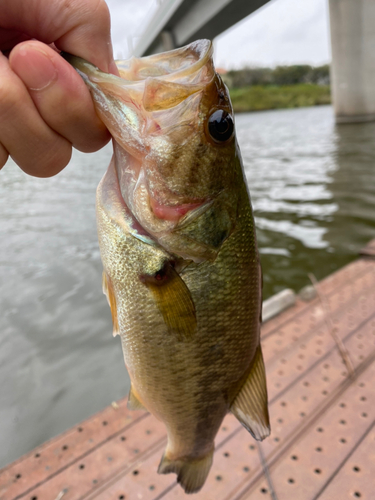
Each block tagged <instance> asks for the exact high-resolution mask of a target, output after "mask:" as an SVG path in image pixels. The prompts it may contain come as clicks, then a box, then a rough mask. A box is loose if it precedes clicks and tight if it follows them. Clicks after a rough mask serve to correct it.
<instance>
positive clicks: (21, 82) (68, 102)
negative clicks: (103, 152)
mask: <svg viewBox="0 0 375 500" xmlns="http://www.w3.org/2000/svg"><path fill="white" fill-rule="evenodd" d="M0 12H1V16H0V50H1V51H2V52H3V54H2V53H1V52H0V169H1V168H2V167H3V166H4V165H5V163H6V161H7V159H8V156H9V155H10V156H11V157H12V158H13V160H14V161H15V162H16V163H17V164H18V165H19V166H20V167H21V168H22V170H24V171H25V172H26V173H28V174H30V175H34V176H37V177H50V176H52V175H55V174H57V173H58V172H60V170H62V169H63V168H64V167H65V166H66V165H67V164H68V163H69V160H70V157H71V152H72V145H73V146H74V147H75V148H77V149H79V150H80V151H84V152H92V151H97V150H98V149H100V148H101V147H103V146H104V145H105V144H106V143H107V142H108V140H109V137H110V136H109V133H108V131H107V129H106V128H105V126H104V124H103V123H102V122H101V121H100V120H99V118H98V117H97V115H96V113H95V110H94V106H93V103H92V99H91V97H90V93H89V91H88V89H87V87H86V85H85V83H84V82H83V80H82V79H81V77H80V76H79V75H78V73H76V71H75V70H74V69H73V68H72V67H71V66H70V65H69V64H68V63H67V62H66V61H65V60H64V59H63V58H62V57H61V56H60V55H59V54H58V52H57V51H56V50H54V49H53V48H52V47H51V46H49V44H54V45H55V47H56V48H57V49H59V50H64V51H66V52H70V53H71V54H74V55H77V56H80V57H83V58H84V59H86V60H88V61H90V62H91V63H93V64H95V65H96V66H98V67H99V68H100V69H102V70H103V71H106V72H111V73H114V74H118V73H117V69H116V66H115V63H114V62H113V56H112V45H111V40H110V18H109V12H108V7H107V5H106V3H105V1H104V0H34V1H31V2H30V1H27V2H25V0H0ZM9 51H11V52H10V54H9V59H7V57H5V55H4V53H8V52H9Z"/></svg>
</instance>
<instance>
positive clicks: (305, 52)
mask: <svg viewBox="0 0 375 500" xmlns="http://www.w3.org/2000/svg"><path fill="white" fill-rule="evenodd" d="M107 3H108V5H109V8H110V11H111V17H112V38H113V43H114V51H115V57H116V58H121V57H123V58H126V57H129V56H130V50H131V46H132V44H133V43H134V42H135V40H136V37H139V36H140V35H141V33H142V29H144V26H145V24H146V22H147V19H149V17H150V16H151V14H152V13H153V12H154V11H155V9H157V4H158V1H157V0H107ZM327 4H328V0H272V1H271V2H269V3H268V4H267V5H266V6H264V7H263V8H262V9H260V10H259V11H258V12H256V13H254V14H252V15H251V16H249V17H247V18H245V19H243V20H242V21H241V22H240V23H238V24H236V25H235V26H233V27H232V28H230V29H229V30H227V31H226V32H224V33H223V34H221V35H220V36H219V37H217V39H216V40H215V63H216V65H217V66H220V67H224V68H226V69H230V68H239V67H243V66H276V65H278V64H299V63H302V64H303V63H307V64H312V65H320V64H325V63H327V62H329V61H330V59H331V54H330V43H329V26H328V24H329V23H328V5H327Z"/></svg>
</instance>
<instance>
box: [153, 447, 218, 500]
mask: <svg viewBox="0 0 375 500" xmlns="http://www.w3.org/2000/svg"><path fill="white" fill-rule="evenodd" d="M213 454H214V450H213V449H212V451H211V452H210V453H209V454H208V455H205V456H204V457H201V458H197V459H194V460H193V459H189V458H186V459H184V460H183V459H180V460H179V459H178V460H170V459H169V458H167V456H166V454H165V453H164V455H163V457H162V459H161V462H160V464H159V468H158V473H159V474H169V473H170V472H175V473H176V474H177V482H178V483H179V484H180V485H181V486H182V488H183V489H184V490H185V493H197V492H198V491H199V490H200V489H201V488H202V486H203V485H204V483H205V481H206V478H207V476H208V473H209V471H210V469H211V465H212V458H213Z"/></svg>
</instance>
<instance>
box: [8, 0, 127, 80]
mask: <svg viewBox="0 0 375 500" xmlns="http://www.w3.org/2000/svg"><path fill="white" fill-rule="evenodd" d="M0 10H1V25H2V27H4V28H8V29H15V30H19V31H21V32H23V33H27V35H29V36H30V37H31V38H37V39H38V40H41V41H42V42H44V43H46V44H50V43H53V42H54V43H55V45H56V47H57V48H58V49H60V50H64V51H66V52H70V53H71V54H75V55H77V56H80V57H83V58H84V59H87V60H88V61H90V62H92V63H93V64H95V65H96V66H98V67H99V68H100V69H102V70H103V71H106V72H108V71H112V72H117V69H116V66H115V64H114V62H113V51H112V44H111V38H110V15H109V10H108V7H107V4H106V3H105V1H104V0H35V1H33V2H25V0H12V1H11V2H9V1H6V0H0Z"/></svg>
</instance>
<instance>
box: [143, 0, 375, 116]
mask: <svg viewBox="0 0 375 500" xmlns="http://www.w3.org/2000/svg"><path fill="white" fill-rule="evenodd" d="M327 1H329V12H330V26H331V45H332V66H331V88H332V98H333V106H334V109H335V114H336V121H337V122H338V123H343V122H363V121H373V120H375V0H327ZM268 2H269V0H159V3H160V5H159V8H158V10H157V11H156V13H155V14H154V16H153V17H152V19H151V20H150V22H149V24H148V26H147V28H146V29H145V31H144V34H143V36H142V37H141V38H140V40H139V41H138V44H137V45H136V47H135V55H137V56H141V55H147V54H153V53H156V52H161V51H163V50H171V49H173V48H176V47H181V46H183V45H186V44H188V43H190V42H192V41H194V40H196V39H198V38H210V39H213V38H215V37H216V36H217V35H219V34H220V33H222V32H223V31H225V30H226V29H228V28H230V27H231V26H233V24H235V23H237V22H238V21H240V20H241V19H243V18H244V17H246V16H248V15H250V14H252V13H253V12H255V11H256V10H257V9H259V8H260V7H262V6H263V5H265V4H266V3H268Z"/></svg>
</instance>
